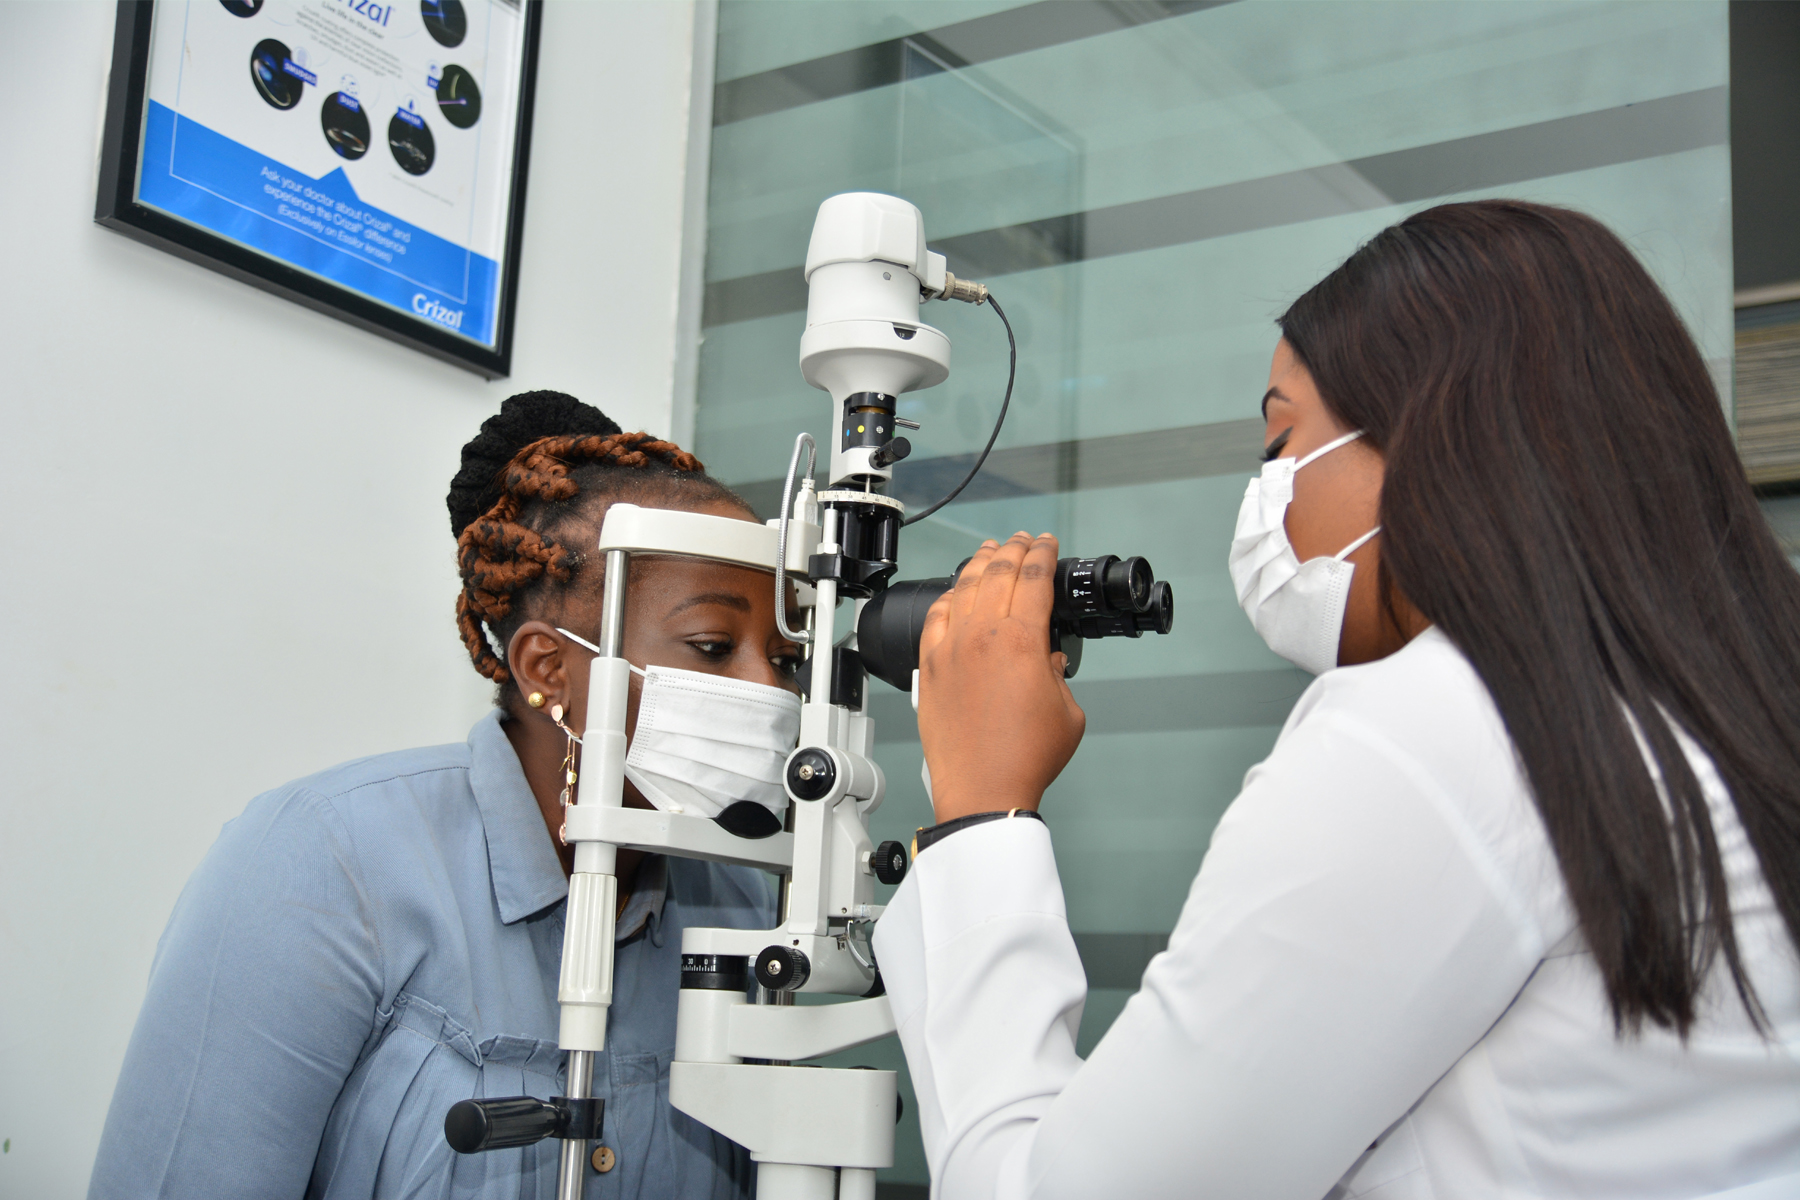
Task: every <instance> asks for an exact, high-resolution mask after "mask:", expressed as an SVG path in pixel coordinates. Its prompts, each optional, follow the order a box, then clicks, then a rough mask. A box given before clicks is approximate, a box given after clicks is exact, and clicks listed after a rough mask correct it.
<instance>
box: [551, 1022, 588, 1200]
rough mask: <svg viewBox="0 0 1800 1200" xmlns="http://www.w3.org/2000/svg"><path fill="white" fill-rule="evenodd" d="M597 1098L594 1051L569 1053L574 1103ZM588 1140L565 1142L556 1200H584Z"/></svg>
mask: <svg viewBox="0 0 1800 1200" xmlns="http://www.w3.org/2000/svg"><path fill="white" fill-rule="evenodd" d="M593 1094H594V1054H593V1051H591V1050H571V1051H569V1087H568V1097H569V1099H571V1100H586V1099H587V1098H588V1097H589V1096H591V1095H593ZM587 1159H588V1144H587V1139H586V1138H565V1139H564V1140H563V1144H562V1163H561V1169H560V1170H558V1171H557V1174H556V1200H581V1185H582V1182H583V1180H584V1179H585V1178H586V1176H585V1175H583V1174H582V1172H583V1171H585V1170H586V1169H587V1165H588V1161H587Z"/></svg>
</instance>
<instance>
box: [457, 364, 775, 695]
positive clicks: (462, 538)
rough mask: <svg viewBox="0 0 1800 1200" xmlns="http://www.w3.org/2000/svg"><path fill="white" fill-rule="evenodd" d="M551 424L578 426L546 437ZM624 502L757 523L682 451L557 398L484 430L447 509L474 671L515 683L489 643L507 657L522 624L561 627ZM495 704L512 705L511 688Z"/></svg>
mask: <svg viewBox="0 0 1800 1200" xmlns="http://www.w3.org/2000/svg"><path fill="white" fill-rule="evenodd" d="M552 422H567V423H568V424H569V425H572V426H574V428H573V429H568V428H565V429H563V430H560V431H557V432H552V433H547V434H546V433H541V432H539V431H541V430H542V429H543V427H544V425H545V424H547V423H552ZM526 433H535V434H537V436H534V437H532V438H530V439H529V440H527V441H526V442H524V443H522V444H520V445H518V446H516V447H514V448H513V449H512V452H511V453H510V454H509V455H508V456H507V457H506V458H505V459H504V460H501V461H500V465H499V466H498V467H497V468H495V467H494V466H493V465H492V464H493V463H494V461H495V459H496V457H497V455H498V452H499V451H500V450H501V449H504V448H506V444H507V443H508V442H509V441H511V440H515V439H517V438H519V437H521V436H523V435H524V434H526ZM620 500H628V501H630V502H632V503H640V504H647V505H650V506H653V507H660V508H692V507H696V506H699V505H703V504H708V503H716V502H719V501H724V502H726V503H729V504H734V505H736V506H738V507H740V508H742V509H743V510H744V512H745V513H746V514H750V513H751V509H750V506H749V505H748V504H746V503H745V502H744V500H743V499H742V498H741V497H739V496H738V495H737V494H736V493H735V492H733V491H732V490H731V489H730V488H727V487H726V486H725V485H724V484H722V483H720V482H718V481H717V480H716V479H713V478H712V477H711V476H709V475H707V474H706V472H705V469H704V468H703V467H702V466H701V464H700V460H699V459H697V458H695V457H694V456H693V455H692V454H689V453H688V452H687V451H685V450H683V449H682V448H681V447H680V446H677V445H676V444H675V443H673V442H666V441H662V440H661V439H658V438H655V437H652V436H651V435H650V434H647V433H622V432H620V431H619V428H618V426H617V425H616V424H614V423H613V422H612V421H610V420H609V419H608V418H607V417H606V415H605V414H604V413H602V412H600V410H598V409H596V408H593V407H592V406H590V405H586V404H582V403H581V402H580V401H578V400H576V399H575V398H574V397H572V396H567V395H564V394H563V393H561V392H527V393H524V394H522V395H519V396H514V397H512V398H510V399H509V400H507V401H506V403H505V404H504V405H503V406H502V407H501V410H500V414H499V416H497V417H492V418H489V420H488V421H487V422H486V423H484V424H483V425H482V428H481V433H480V435H478V436H477V437H476V438H475V439H474V440H473V441H471V442H470V443H469V445H468V446H465V447H464V448H463V467H462V470H461V471H459V472H458V473H457V476H456V478H455V480H453V481H452V482H451V485H450V496H449V500H448V504H449V508H450V523H451V526H452V527H453V528H454V529H456V532H457V538H456V564H457V569H458V571H459V572H460V573H461V575H462V581H463V588H462V594H461V595H459V596H458V597H457V598H456V624H457V629H458V630H459V631H460V633H461V634H462V641H463V646H464V647H465V648H466V649H467V650H468V652H469V658H470V660H471V661H472V662H473V663H474V665H475V669H476V670H477V671H480V672H481V673H482V674H483V675H485V676H486V677H487V678H489V679H492V680H493V681H494V682H495V683H497V684H501V685H504V684H506V683H508V682H509V681H510V680H511V678H512V676H511V674H510V673H509V672H508V671H507V669H506V664H505V663H504V662H502V661H501V658H500V656H499V655H498V654H496V653H495V651H494V646H493V645H492V644H490V642H489V640H488V634H489V633H491V634H492V635H493V640H494V642H496V643H498V644H499V645H500V646H501V647H505V646H506V645H507V644H508V643H509V642H510V641H511V639H512V635H513V634H514V633H516V632H517V631H518V628H519V626H520V625H522V624H524V623H525V622H526V621H528V620H533V619H538V618H542V619H547V620H553V619H556V618H557V616H558V614H559V613H560V611H561V610H562V608H563V602H564V600H565V598H566V597H567V596H568V595H569V594H570V593H571V591H573V590H574V589H575V588H577V587H583V588H586V587H588V586H591V585H592V584H593V583H597V581H598V576H599V564H598V563H597V562H594V563H592V564H591V570H584V568H587V567H589V566H590V563H589V560H591V559H593V558H594V557H595V556H594V555H591V554H588V555H584V554H583V553H582V550H583V548H585V547H588V546H592V545H593V544H594V543H595V542H596V541H597V540H598V538H599V534H600V524H601V521H602V519H603V518H604V517H605V514H606V509H607V507H608V506H609V505H611V504H612V503H614V502H615V501H620ZM483 501H485V502H486V504H485V507H482V508H476V507H475V505H477V504H480V503H482V502H483ZM590 574H591V575H592V576H593V577H594V578H593V580H589V579H587V578H586V576H587V575H590ZM484 624H485V626H486V630H485V631H484V629H483V625H484ZM495 700H496V702H497V703H504V702H505V688H504V687H502V688H501V689H500V693H499V694H497V695H496V697H495Z"/></svg>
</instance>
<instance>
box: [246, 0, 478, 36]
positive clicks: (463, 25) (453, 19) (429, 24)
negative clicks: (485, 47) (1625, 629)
mask: <svg viewBox="0 0 1800 1200" xmlns="http://www.w3.org/2000/svg"><path fill="white" fill-rule="evenodd" d="M259 2H260V0H259ZM419 18H420V19H421V20H423V21H424V22H425V31H426V32H427V33H429V34H430V35H431V36H432V37H433V38H435V39H436V40H437V44H438V45H440V46H460V45H462V41H463V39H464V38H465V37H467V36H468V35H469V16H468V14H467V13H465V12H464V11H463V6H462V0H419Z"/></svg>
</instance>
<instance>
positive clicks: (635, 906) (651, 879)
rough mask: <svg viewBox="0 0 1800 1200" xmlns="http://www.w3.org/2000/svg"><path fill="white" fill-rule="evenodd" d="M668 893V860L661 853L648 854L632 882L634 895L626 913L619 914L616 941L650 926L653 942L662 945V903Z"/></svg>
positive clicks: (629, 901)
mask: <svg viewBox="0 0 1800 1200" xmlns="http://www.w3.org/2000/svg"><path fill="white" fill-rule="evenodd" d="M668 894H669V860H668V859H666V858H664V857H663V856H662V855H660V854H649V855H645V857H644V861H643V863H642V864H641V865H640V866H639V867H638V871H637V878H636V879H635V880H634V881H633V882H632V885H631V895H630V897H629V898H627V899H626V901H625V911H623V912H621V913H620V914H619V923H618V925H617V927H616V932H615V934H614V937H613V940H614V941H615V942H623V941H625V940H627V939H628V938H632V937H635V936H637V932H638V931H639V930H640V929H643V928H644V927H645V926H649V927H650V940H651V941H653V942H655V943H656V944H657V945H659V946H660V945H662V928H661V927H662V911H663V901H664V900H665V899H666V898H667V897H668Z"/></svg>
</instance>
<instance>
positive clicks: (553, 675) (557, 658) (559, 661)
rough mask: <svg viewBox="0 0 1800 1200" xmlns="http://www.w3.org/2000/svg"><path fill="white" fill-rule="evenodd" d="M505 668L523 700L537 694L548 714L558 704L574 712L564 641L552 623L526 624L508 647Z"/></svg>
mask: <svg viewBox="0 0 1800 1200" xmlns="http://www.w3.org/2000/svg"><path fill="white" fill-rule="evenodd" d="M506 669H507V670H508V671H509V672H511V674H512V677H513V682H512V686H514V687H516V688H518V689H519V698H520V699H521V700H525V699H526V698H527V697H529V696H530V695H531V694H532V693H533V692H538V693H541V694H542V695H543V697H544V703H543V705H542V708H543V711H544V712H545V713H548V712H549V711H550V708H551V706H552V705H556V704H560V705H562V706H563V708H564V709H567V710H571V711H572V710H573V709H574V707H575V704H574V689H573V687H572V686H571V680H570V678H569V668H568V664H567V663H566V662H565V661H564V658H563V641H562V639H561V638H560V637H558V636H557V634H556V628H555V627H554V626H552V625H550V624H549V623H547V622H544V621H527V622H525V623H524V624H523V625H521V626H519V629H518V632H517V633H515V634H513V635H512V641H511V642H509V643H508V644H507V647H506Z"/></svg>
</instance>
